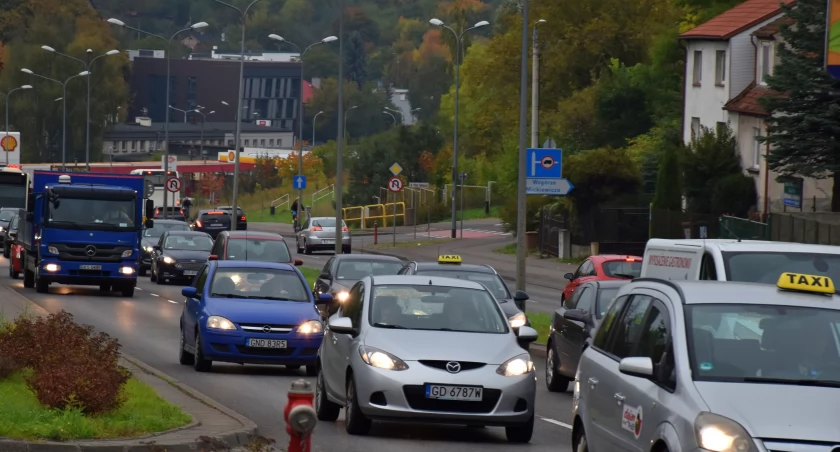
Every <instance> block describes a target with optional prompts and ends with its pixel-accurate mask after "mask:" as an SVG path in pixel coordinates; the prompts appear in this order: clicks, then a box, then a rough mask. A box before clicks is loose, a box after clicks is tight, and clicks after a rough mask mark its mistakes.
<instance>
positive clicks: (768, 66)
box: [758, 42, 773, 84]
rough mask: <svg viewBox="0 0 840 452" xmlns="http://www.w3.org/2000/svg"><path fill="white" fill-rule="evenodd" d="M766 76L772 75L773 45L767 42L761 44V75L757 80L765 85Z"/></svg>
mask: <svg viewBox="0 0 840 452" xmlns="http://www.w3.org/2000/svg"><path fill="white" fill-rule="evenodd" d="M768 75H773V44H771V43H769V42H762V43H761V73H760V74H759V78H758V80H759V81H760V82H761V83H762V84H765V83H766V78H767V76H768Z"/></svg>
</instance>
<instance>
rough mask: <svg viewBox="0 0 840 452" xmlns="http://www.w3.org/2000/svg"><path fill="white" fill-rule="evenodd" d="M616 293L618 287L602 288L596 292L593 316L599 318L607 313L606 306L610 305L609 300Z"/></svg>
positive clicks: (611, 299)
mask: <svg viewBox="0 0 840 452" xmlns="http://www.w3.org/2000/svg"><path fill="white" fill-rule="evenodd" d="M617 294H618V287H610V288H603V287H601V290H600V291H599V292H598V297H597V300H596V304H595V318H597V319H598V320H600V319H601V318H602V317H604V315H605V314H606V313H607V308H609V307H610V302H612V301H613V298H615V296H616V295H617Z"/></svg>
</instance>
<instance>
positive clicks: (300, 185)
mask: <svg viewBox="0 0 840 452" xmlns="http://www.w3.org/2000/svg"><path fill="white" fill-rule="evenodd" d="M294 181H295V183H294V185H295V189H297V190H303V189H305V188H306V176H295V178H294Z"/></svg>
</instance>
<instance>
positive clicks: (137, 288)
mask: <svg viewBox="0 0 840 452" xmlns="http://www.w3.org/2000/svg"><path fill="white" fill-rule="evenodd" d="M134 289H135V290H143V289H141V288H139V287H135V288H134Z"/></svg>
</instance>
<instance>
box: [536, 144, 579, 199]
mask: <svg viewBox="0 0 840 452" xmlns="http://www.w3.org/2000/svg"><path fill="white" fill-rule="evenodd" d="M526 152H527V153H528V156H527V158H528V167H527V168H526V170H525V172H526V180H525V194H528V195H548V196H566V195H567V194H569V192H570V191H572V189H573V188H574V185H572V183H571V182H569V181H568V180H566V179H563V150H562V149H528V150H527V151H526Z"/></svg>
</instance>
